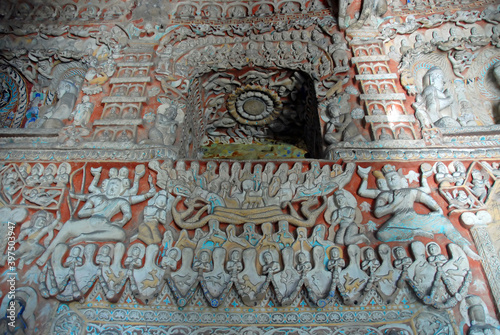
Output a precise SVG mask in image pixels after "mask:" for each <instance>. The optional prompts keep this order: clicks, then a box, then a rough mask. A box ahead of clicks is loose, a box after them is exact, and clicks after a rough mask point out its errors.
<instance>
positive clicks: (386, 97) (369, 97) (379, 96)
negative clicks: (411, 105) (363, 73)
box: [360, 93, 406, 100]
mask: <svg viewBox="0 0 500 335" xmlns="http://www.w3.org/2000/svg"><path fill="white" fill-rule="evenodd" d="M360 98H361V100H406V95H405V94H404V93H390V94H361V95H360Z"/></svg>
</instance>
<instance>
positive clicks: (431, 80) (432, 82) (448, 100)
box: [422, 66, 459, 128]
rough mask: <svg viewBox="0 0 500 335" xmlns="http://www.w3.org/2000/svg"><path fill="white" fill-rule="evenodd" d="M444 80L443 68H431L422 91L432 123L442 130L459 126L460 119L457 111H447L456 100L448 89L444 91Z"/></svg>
mask: <svg viewBox="0 0 500 335" xmlns="http://www.w3.org/2000/svg"><path fill="white" fill-rule="evenodd" d="M444 79H445V75H444V72H443V70H441V68H439V67H437V66H434V67H432V68H430V69H429V70H428V71H427V73H426V74H425V75H424V77H423V85H424V90H423V91H422V97H423V98H424V100H425V105H426V107H427V114H428V115H429V118H430V120H431V122H432V123H433V124H435V125H436V126H437V127H441V128H444V127H450V126H458V125H459V124H458V122H457V121H456V119H457V117H458V115H456V114H457V113H456V111H454V110H451V111H448V110H445V109H446V108H447V107H449V106H451V105H452V104H453V102H454V99H453V96H452V95H451V93H450V92H448V89H446V90H445V89H444Z"/></svg>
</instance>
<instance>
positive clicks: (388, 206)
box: [374, 165, 480, 260]
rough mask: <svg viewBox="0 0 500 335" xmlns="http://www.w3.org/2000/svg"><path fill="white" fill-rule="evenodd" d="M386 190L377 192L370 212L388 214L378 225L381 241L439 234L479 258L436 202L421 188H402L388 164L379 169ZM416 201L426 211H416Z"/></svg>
mask: <svg viewBox="0 0 500 335" xmlns="http://www.w3.org/2000/svg"><path fill="white" fill-rule="evenodd" d="M382 172H383V173H384V176H385V179H386V180H387V185H388V186H389V189H390V190H389V191H384V192H381V193H380V194H379V195H378V197H377V199H376V200H375V210H374V215H375V216H376V217H377V218H380V217H383V216H385V215H388V214H392V216H391V217H390V218H389V219H388V220H387V221H386V222H385V223H384V224H383V225H382V226H381V227H380V228H379V230H378V231H377V234H376V237H377V239H378V240H380V241H382V242H393V241H411V240H413V239H414V238H415V237H417V236H423V237H427V238H433V237H434V234H443V235H445V236H446V237H447V238H448V239H449V240H450V241H452V242H453V243H456V244H458V245H459V246H460V247H461V248H462V249H463V250H464V251H465V253H466V254H467V255H468V256H469V257H471V258H472V259H476V260H477V259H480V257H479V256H478V255H477V254H476V253H475V252H474V251H472V249H471V248H470V242H469V241H467V240H466V239H465V238H464V237H463V236H462V235H460V233H459V232H458V231H457V230H456V229H455V227H453V224H452V223H451V222H450V220H449V219H448V218H447V217H445V216H444V215H443V210H442V209H441V207H440V206H439V205H438V203H437V202H436V201H435V200H434V199H433V198H432V197H431V196H430V195H429V194H428V193H430V189H429V190H427V191H428V192H424V190H423V189H422V188H404V186H403V183H402V177H401V176H400V175H399V173H398V172H397V171H396V169H395V167H394V166H392V165H385V166H384V167H383V168H382ZM416 202H419V203H422V204H424V205H425V206H427V207H428V208H429V209H430V210H431V212H430V213H429V214H417V213H416V212H415V210H414V208H413V206H414V203H416Z"/></svg>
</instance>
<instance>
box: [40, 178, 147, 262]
mask: <svg viewBox="0 0 500 335" xmlns="http://www.w3.org/2000/svg"><path fill="white" fill-rule="evenodd" d="M149 184H150V190H149V192H147V193H145V194H142V195H132V196H130V197H122V196H121V195H120V194H121V193H122V191H123V184H122V181H121V180H120V179H118V178H112V179H110V180H109V181H108V182H107V183H106V188H105V191H104V193H102V194H101V193H98V194H75V193H70V196H71V197H73V198H75V199H79V200H85V201H86V203H85V205H84V206H83V207H82V209H81V210H80V211H79V212H78V217H79V218H80V219H79V220H69V221H67V222H66V223H65V224H64V225H63V227H62V228H61V230H60V231H59V233H58V234H57V236H56V237H55V238H54V239H53V240H52V242H51V244H50V245H49V247H48V248H47V250H46V251H45V252H44V253H43V255H42V256H41V257H40V258H39V259H38V261H37V264H39V265H43V264H44V263H45V262H46V261H47V259H48V258H49V256H50V254H51V253H52V252H53V251H54V249H55V247H56V246H57V245H58V244H59V243H65V242H67V241H68V239H71V240H70V241H69V243H78V242H81V241H86V242H89V241H124V240H125V231H124V230H123V228H122V227H123V226H124V225H125V224H127V223H128V222H129V221H130V219H131V218H132V210H131V205H133V204H136V203H139V202H142V201H144V200H146V199H148V198H151V197H152V196H153V195H154V194H155V193H156V189H155V187H154V185H153V181H152V177H151V176H149ZM118 213H122V214H123V217H122V218H121V219H119V220H116V221H111V219H112V218H113V217H114V216H115V215H116V214H118Z"/></svg>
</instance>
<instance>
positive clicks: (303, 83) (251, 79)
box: [198, 67, 321, 160]
mask: <svg viewBox="0 0 500 335" xmlns="http://www.w3.org/2000/svg"><path fill="white" fill-rule="evenodd" d="M200 93H201V97H202V98H201V99H202V101H201V103H200V105H201V109H202V111H203V113H200V114H203V117H204V120H203V123H204V124H205V129H204V133H203V140H202V143H201V148H200V149H199V151H198V157H199V158H223V159H224V158H227V159H246V160H248V159H274V158H295V159H296V158H308V157H320V155H321V147H319V148H318V147H317V146H316V147H315V145H314V143H321V141H320V140H319V138H320V136H321V134H320V125H319V119H318V112H317V103H316V99H315V91H314V84H313V82H312V79H311V78H310V77H309V75H307V74H305V73H303V72H300V71H293V70H286V69H285V70H283V69H268V68H255V67H248V68H244V69H242V70H229V71H227V72H215V73H214V72H211V73H208V74H205V75H203V76H202V77H201V78H200ZM311 128H314V129H315V130H314V131H307V130H308V129H311ZM315 137H318V139H315Z"/></svg>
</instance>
